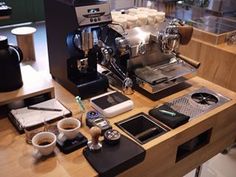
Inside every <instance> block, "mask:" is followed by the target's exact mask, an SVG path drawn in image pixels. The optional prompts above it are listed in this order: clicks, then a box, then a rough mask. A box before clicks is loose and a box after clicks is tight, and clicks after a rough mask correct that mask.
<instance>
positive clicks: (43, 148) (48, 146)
mask: <svg viewBox="0 0 236 177" xmlns="http://www.w3.org/2000/svg"><path fill="white" fill-rule="evenodd" d="M56 140H57V137H56V135H55V134H53V133H51V132H40V133H37V134H36V135H35V136H34V137H33V139H32V144H33V146H34V148H35V150H36V151H35V152H34V156H36V157H40V156H46V155H49V154H51V153H52V152H53V151H54V149H55V147H56Z"/></svg>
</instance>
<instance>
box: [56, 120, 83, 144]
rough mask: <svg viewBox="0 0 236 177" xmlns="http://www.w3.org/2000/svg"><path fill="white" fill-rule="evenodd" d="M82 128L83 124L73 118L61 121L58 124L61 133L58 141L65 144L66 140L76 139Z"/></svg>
mask: <svg viewBox="0 0 236 177" xmlns="http://www.w3.org/2000/svg"><path fill="white" fill-rule="evenodd" d="M80 127H81V122H80V121H79V120H78V119H75V118H73V117H70V118H65V119H62V120H60V121H59V122H58V123H57V128H58V130H59V132H60V133H59V135H58V137H57V138H58V140H59V141H60V142H62V143H63V142H64V141H66V140H71V139H74V138H75V137H76V136H77V135H78V133H79V128H80Z"/></svg>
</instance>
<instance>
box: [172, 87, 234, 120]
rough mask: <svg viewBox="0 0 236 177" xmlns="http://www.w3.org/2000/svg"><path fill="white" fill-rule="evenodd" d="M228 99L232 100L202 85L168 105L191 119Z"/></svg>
mask: <svg viewBox="0 0 236 177" xmlns="http://www.w3.org/2000/svg"><path fill="white" fill-rule="evenodd" d="M228 101H230V99H229V98H227V97H225V96H223V95H221V94H219V93H216V92H214V91H212V90H209V89H207V88H205V87H202V88H200V89H199V90H196V91H194V92H192V93H190V94H187V95H184V96H183V97H179V98H177V99H174V100H172V101H170V102H168V103H167V105H168V106H170V107H171V108H172V109H174V110H175V111H178V112H180V113H182V114H185V115H187V116H190V120H191V119H192V118H195V117H197V116H200V115H202V114H204V113H206V112H209V111H210V110H212V109H215V108H216V107H218V106H221V105H223V104H224V103H226V102H228Z"/></svg>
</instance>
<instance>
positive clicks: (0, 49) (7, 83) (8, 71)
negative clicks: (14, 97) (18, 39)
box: [0, 36, 23, 92]
mask: <svg viewBox="0 0 236 177" xmlns="http://www.w3.org/2000/svg"><path fill="white" fill-rule="evenodd" d="M22 59H23V54H22V51H21V50H20V48H19V47H17V46H12V45H9V44H8V40H7V37H6V36H0V92H8V91H13V90H16V89H18V88H20V87H22V85H23V81H22V76H21V70H20V62H21V61H22Z"/></svg>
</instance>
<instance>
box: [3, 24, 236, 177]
mask: <svg viewBox="0 0 236 177" xmlns="http://www.w3.org/2000/svg"><path fill="white" fill-rule="evenodd" d="M25 26H33V27H35V28H36V29H37V31H36V33H35V34H34V43H35V55H36V61H34V62H24V63H22V64H23V65H25V64H30V65H32V66H33V67H34V68H35V69H36V70H38V71H40V72H42V73H49V65H48V52H47V42H46V30H45V24H44V22H41V23H34V24H28V25H25ZM11 29H12V28H0V35H5V36H7V37H8V41H9V43H10V44H13V45H16V38H15V36H14V35H12V34H11V32H10V31H11ZM235 168H236V148H235V147H234V148H233V149H231V150H230V151H229V153H228V154H226V155H223V154H218V155H216V156H215V157H213V158H212V159H210V160H209V161H207V162H205V163H204V164H203V168H202V172H201V175H200V176H201V177H236V170H235ZM194 174H195V170H193V171H191V172H190V173H188V174H186V175H185V176H184V177H194Z"/></svg>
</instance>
